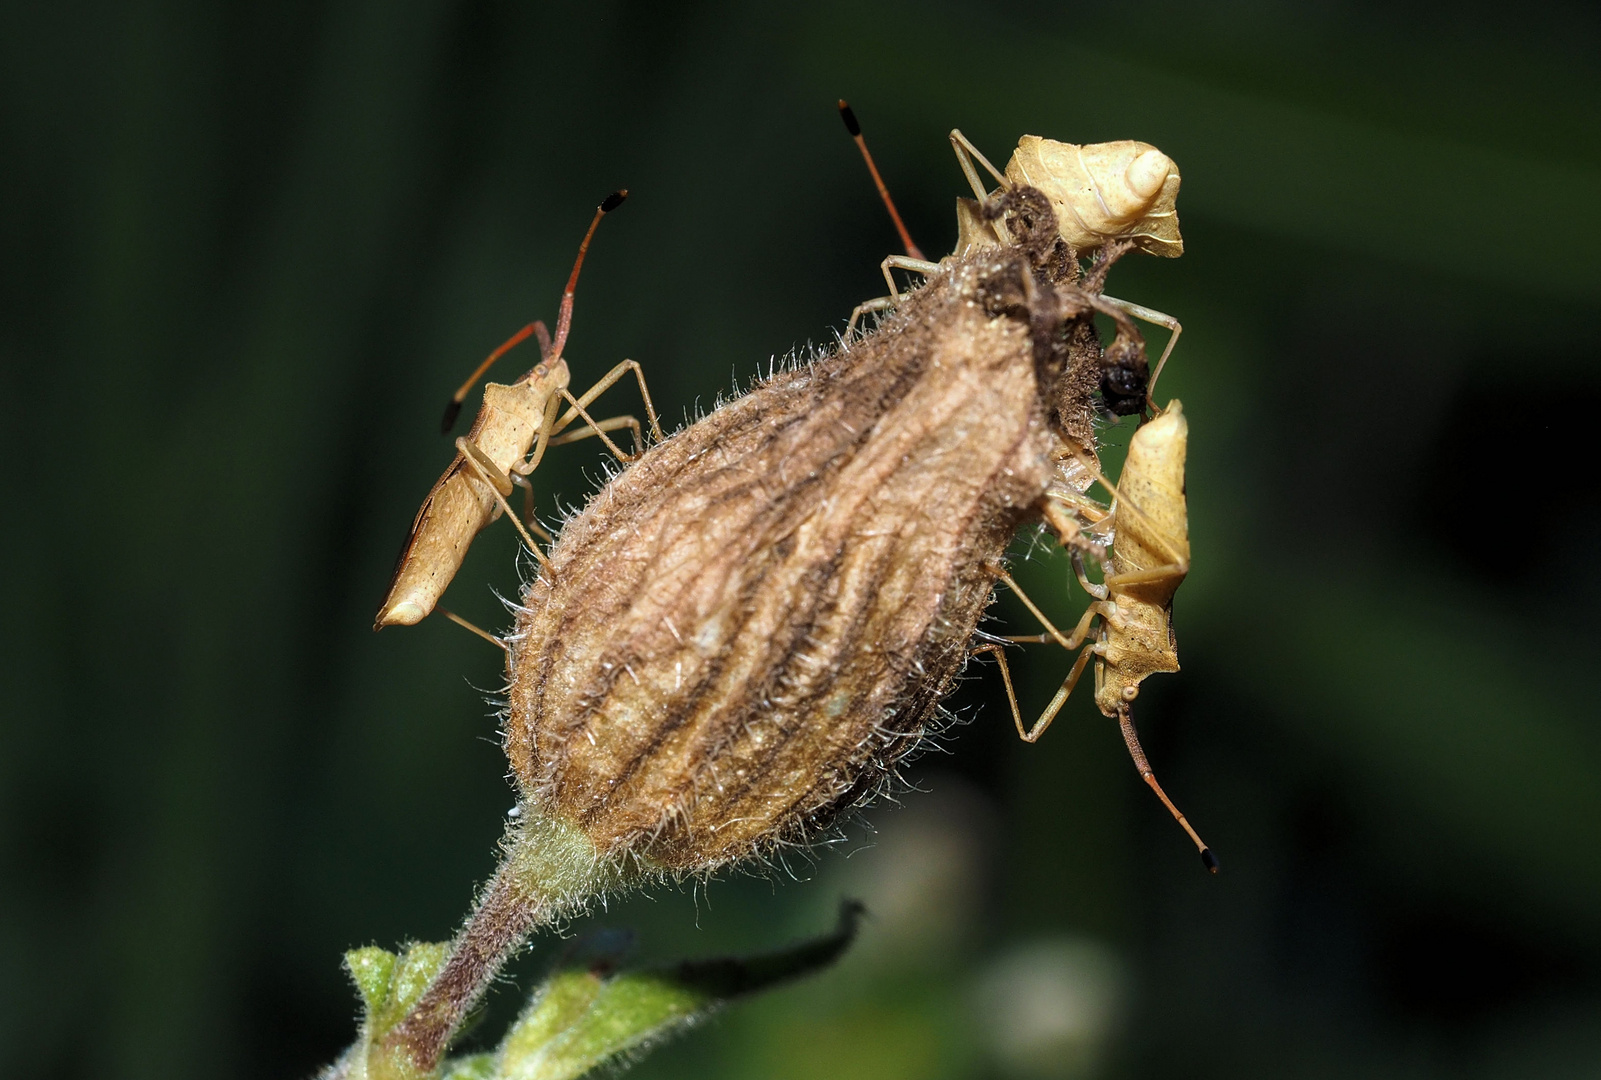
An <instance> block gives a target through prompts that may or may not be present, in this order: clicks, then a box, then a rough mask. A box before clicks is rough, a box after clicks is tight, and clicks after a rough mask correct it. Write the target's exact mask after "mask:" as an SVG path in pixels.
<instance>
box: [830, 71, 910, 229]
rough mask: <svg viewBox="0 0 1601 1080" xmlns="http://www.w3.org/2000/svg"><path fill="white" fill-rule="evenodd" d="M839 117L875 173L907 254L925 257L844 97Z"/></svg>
mask: <svg viewBox="0 0 1601 1080" xmlns="http://www.w3.org/2000/svg"><path fill="white" fill-rule="evenodd" d="M839 118H840V119H841V120H843V121H845V130H846V131H848V132H850V133H851V138H853V139H855V140H856V149H858V150H860V151H861V152H862V160H863V161H865V162H867V171H868V172H870V173H872V174H873V184H874V185H875V186H876V187H877V188H878V197H879V198H880V199H883V200H884V209H886V210H888V211H889V217H890V220H891V221H893V222H894V223H895V231H896V232H898V233H900V234H901V244H902V246H904V247H905V248H906V254H908V255H910V256H911V257H912V258H914V259H921V258H923V251H922V249H921V248H919V247H918V246H917V245H916V244H914V243H912V234H911V233H910V232H908V231H907V230H906V223H905V222H904V221H902V220H901V215H900V212H899V211H898V210H896V209H895V200H894V199H891V198H890V197H889V188H888V187H886V186H885V185H884V178H883V177H882V176H880V175H879V172H878V166H877V165H875V164H873V155H872V154H871V153H869V152H868V149H867V140H866V139H864V138H862V125H861V124H859V123H857V122H856V113H855V111H854V110H852V109H851V107H850V104H849V103H848V102H847V101H846V100H845V99H844V98H840V99H839Z"/></svg>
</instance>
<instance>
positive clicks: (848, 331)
mask: <svg viewBox="0 0 1601 1080" xmlns="http://www.w3.org/2000/svg"><path fill="white" fill-rule="evenodd" d="M898 303H900V297H898V296H880V297H877V298H876V299H873V300H863V301H862V302H861V303H860V304H857V305H856V310H854V311H852V312H851V321H850V322H848V323H846V324H845V340H846V341H850V339H851V335H853V334H855V333H856V324H857V322H858V321H860V319H861V317H862V316H863V315H866V314H867V313H868V312H869V311H889V310H890V309H891V308H893V307H894V306H895V305H896V304H898Z"/></svg>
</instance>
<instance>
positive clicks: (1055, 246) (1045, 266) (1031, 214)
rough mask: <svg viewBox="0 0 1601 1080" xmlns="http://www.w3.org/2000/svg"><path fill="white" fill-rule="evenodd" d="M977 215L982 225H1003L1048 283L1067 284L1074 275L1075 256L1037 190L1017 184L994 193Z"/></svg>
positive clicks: (1050, 207)
mask: <svg viewBox="0 0 1601 1080" xmlns="http://www.w3.org/2000/svg"><path fill="white" fill-rule="evenodd" d="M979 212H980V214H981V216H982V217H983V218H984V220H985V221H986V222H996V221H999V222H1003V223H1004V225H1005V228H1006V232H1007V235H1009V236H1010V237H1011V238H1012V242H1013V243H1014V244H1015V245H1016V246H1017V247H1018V248H1019V249H1021V250H1022V252H1023V253H1024V254H1025V255H1026V256H1027V257H1028V261H1029V263H1030V265H1032V266H1033V267H1034V268H1035V269H1036V270H1041V271H1043V272H1044V273H1045V275H1046V277H1047V278H1048V279H1049V280H1050V281H1053V282H1062V281H1069V280H1071V279H1072V278H1074V277H1076V276H1077V275H1078V253H1077V252H1076V251H1075V250H1074V249H1073V246H1072V245H1071V244H1070V243H1068V242H1067V241H1066V240H1064V239H1062V234H1061V230H1060V228H1059V227H1058V225H1057V217H1056V211H1055V209H1054V208H1053V207H1052V206H1051V200H1050V199H1049V198H1048V197H1047V196H1046V195H1045V193H1044V192H1043V191H1041V190H1040V189H1039V188H1036V187H1031V186H1029V185H1027V184H1019V185H1017V186H1016V187H1012V188H1008V189H1005V190H1003V191H1000V192H997V193H996V194H994V195H992V196H991V197H990V198H988V199H986V200H985V201H984V203H983V205H982V206H981V207H980V210H979Z"/></svg>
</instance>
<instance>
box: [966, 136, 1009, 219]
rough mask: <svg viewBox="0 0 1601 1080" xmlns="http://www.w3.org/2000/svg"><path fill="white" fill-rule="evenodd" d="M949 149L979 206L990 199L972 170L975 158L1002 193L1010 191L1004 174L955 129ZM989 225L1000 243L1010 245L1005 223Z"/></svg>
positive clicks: (975, 170) (976, 174)
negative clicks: (952, 151) (953, 154)
mask: <svg viewBox="0 0 1601 1080" xmlns="http://www.w3.org/2000/svg"><path fill="white" fill-rule="evenodd" d="M951 149H953V150H955V151H956V160H957V163H958V164H960V165H961V166H962V174H963V175H964V176H966V177H967V182H968V183H969V184H970V185H972V188H973V194H974V195H976V196H978V201H979V205H980V206H982V205H984V204H986V203H988V202H989V198H990V197H989V192H988V191H986V190H984V185H983V184H982V183H981V182H980V181H979V178H978V170H977V169H974V168H973V158H977V159H978V160H979V163H980V164H982V165H983V166H984V168H985V169H987V170H989V174H990V175H991V176H993V177H995V180H996V182H997V183H999V184H1000V186H1001V189H1002V190H1003V191H1010V190H1011V188H1012V182H1011V181H1010V180H1008V179H1006V176H1005V174H1003V173H1002V172H1001V171H1000V170H999V169H997V168H996V167H995V166H993V165H991V164H990V159H989V158H987V157H985V156H984V155H983V154H981V153H979V150H978V147H976V146H974V145H973V144H972V143H970V142H968V141H967V136H966V135H963V134H962V133H961V131H959V130H958V129H956V128H951ZM991 224H992V225H993V226H994V228H995V235H996V236H999V237H1000V238H1001V243H1003V244H1007V245H1010V244H1011V242H1012V236H1011V233H1010V232H1009V231H1008V230H1007V228H1006V222H1004V221H1001V220H1000V219H999V218H997V219H996V220H995V221H994V222H992V223H991Z"/></svg>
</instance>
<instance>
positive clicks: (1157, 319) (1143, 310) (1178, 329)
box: [1101, 293, 1184, 413]
mask: <svg viewBox="0 0 1601 1080" xmlns="http://www.w3.org/2000/svg"><path fill="white" fill-rule="evenodd" d="M1101 299H1102V300H1105V301H1106V302H1107V303H1109V304H1112V305H1113V306H1115V307H1119V308H1122V309H1123V310H1124V311H1126V312H1128V313H1129V314H1130V315H1132V316H1134V317H1135V318H1136V319H1140V320H1143V321H1145V322H1148V323H1150V324H1151V325H1152V326H1160V327H1164V328H1165V329H1167V330H1169V331H1171V333H1170V334H1169V336H1168V339H1167V345H1166V347H1164V348H1163V349H1162V358H1161V359H1160V360H1158V361H1157V362H1156V370H1155V371H1153V372H1151V378H1150V381H1149V382H1147V383H1146V384H1145V404H1146V405H1148V406H1150V409H1151V411H1152V412H1153V413H1154V412H1160V411H1161V410H1159V409H1158V408H1157V407H1156V402H1155V400H1154V399H1153V397H1152V395H1153V394H1155V393H1156V380H1157V379H1160V378H1161V377H1162V369H1163V368H1164V367H1166V366H1167V358H1168V357H1169V356H1171V355H1173V346H1175V345H1177V344H1178V343H1179V335H1180V334H1182V333H1184V327H1183V325H1181V324H1180V323H1179V321H1178V320H1177V319H1175V318H1174V317H1173V316H1171V315H1167V314H1164V313H1163V312H1160V311H1153V310H1152V309H1150V308H1148V307H1141V306H1140V305H1138V304H1131V303H1129V302H1128V301H1127V300H1119V299H1117V298H1116V297H1115V296H1107V295H1106V294H1105V293H1102V294H1101Z"/></svg>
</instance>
